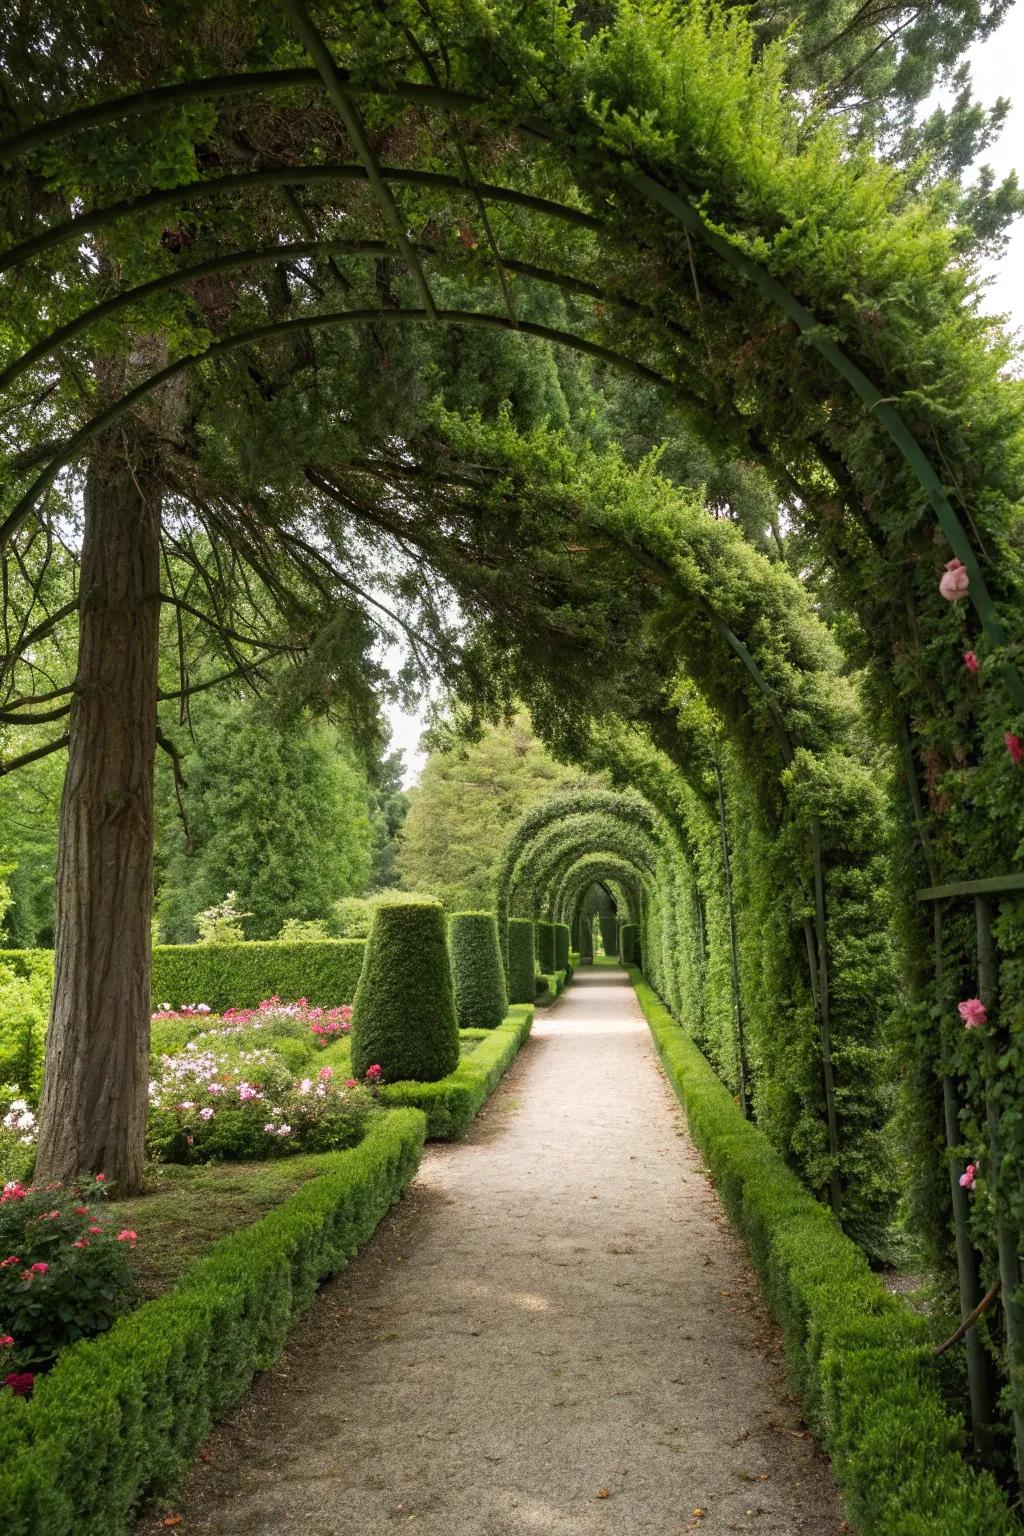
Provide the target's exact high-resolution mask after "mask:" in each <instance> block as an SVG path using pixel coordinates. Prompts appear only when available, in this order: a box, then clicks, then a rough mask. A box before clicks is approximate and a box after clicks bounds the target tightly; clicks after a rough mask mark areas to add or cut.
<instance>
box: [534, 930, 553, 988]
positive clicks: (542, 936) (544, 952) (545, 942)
mask: <svg viewBox="0 0 1024 1536" xmlns="http://www.w3.org/2000/svg"><path fill="white" fill-rule="evenodd" d="M537 961H538V964H539V965H540V968H541V971H542V973H543V974H544V975H545V976H551V975H553V974H554V970H555V925H554V923H548V922H543V921H542V922H539V923H538V924H537Z"/></svg>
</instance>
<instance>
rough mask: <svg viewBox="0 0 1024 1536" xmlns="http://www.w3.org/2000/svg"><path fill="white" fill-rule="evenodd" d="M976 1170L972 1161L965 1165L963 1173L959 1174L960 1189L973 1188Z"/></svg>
mask: <svg viewBox="0 0 1024 1536" xmlns="http://www.w3.org/2000/svg"><path fill="white" fill-rule="evenodd" d="M976 1172H977V1169H976V1168H975V1166H974V1164H973V1163H968V1164H967V1167H966V1168H965V1169H964V1171H963V1173H962V1174H961V1175H960V1188H961V1189H973V1188H974V1175H975V1173H976Z"/></svg>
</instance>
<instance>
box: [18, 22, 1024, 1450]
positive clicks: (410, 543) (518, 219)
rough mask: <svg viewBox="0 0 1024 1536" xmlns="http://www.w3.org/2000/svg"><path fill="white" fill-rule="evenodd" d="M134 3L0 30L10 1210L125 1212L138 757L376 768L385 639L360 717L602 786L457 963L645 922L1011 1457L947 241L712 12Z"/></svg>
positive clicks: (1003, 566)
mask: <svg viewBox="0 0 1024 1536" xmlns="http://www.w3.org/2000/svg"><path fill="white" fill-rule="evenodd" d="M160 9H161V8H158V13H157V14H153V13H152V8H150V7H129V8H128V11H129V14H128V16H127V17H124V18H122V17H120V15H119V17H118V23H117V28H116V29H115V28H112V27H111V26H110V25H109V23H110V16H109V15H107V14H105V8H104V7H102V6H100V7H96V8H93V9H92V10H89V11H88V13H82V12H81V8H80V7H77V6H72V5H66V4H61V3H56V4H54V5H53V6H52V7H51V8H50V11H51V14H50V15H49V17H48V20H47V26H46V31H45V46H43V45H42V43H41V41H40V39H41V37H42V34H41V33H40V32H39V31H38V29H36V30H35V31H33V28H32V26H31V24H30V23H29V22H28V21H24V20H23V21H20V22H19V23H18V24H17V25H13V24H12V30H11V34H10V37H9V39H8V52H9V55H10V63H11V65H12V70H11V74H12V78H13V79H14V80H15V82H16V91H15V93H14V97H13V98H12V100H13V105H12V102H11V101H7V102H5V104H4V115H5V129H4V132H5V138H4V141H3V142H2V143H0V158H2V160H3V163H4V165H5V168H6V176H5V181H4V191H3V205H2V223H3V234H4V241H5V250H4V251H3V253H2V254H0V285H2V292H3V295H4V299H5V313H4V318H3V322H2V329H0V343H2V359H0V362H2V372H0V389H2V390H3V410H4V415H3V421H4V431H3V444H4V448H3V451H4V458H5V476H4V490H3V504H2V509H0V554H2V558H3V562H4V563H3V571H4V605H5V611H4V620H5V637H4V649H3V654H2V655H0V687H2V693H0V732H2V733H3V736H2V741H3V745H4V752H5V760H4V761H3V763H2V764H0V770H2V773H3V774H7V773H9V772H12V771H14V770H21V769H23V768H27V767H30V766H31V765H32V764H34V763H38V762H39V761H41V760H42V759H43V758H44V757H45V756H46V755H47V754H49V753H56V752H63V751H64V750H65V749H67V751H68V772H67V776H66V781H65V788H64V798H63V803H62V821H61V842H60V855H59V865H58V877H57V880H58V909H57V910H58V920H57V927H56V936H55V985H54V992H53V1011H52V1016H51V1022H50V1033H49V1042H48V1059H47V1069H46V1076H45V1083H44V1090H43V1098H42V1105H41V1111H40V1123H41V1131H40V1143H39V1160H38V1176H40V1177H42V1178H52V1179H55V1180H65V1179H70V1178H73V1177H76V1176H78V1175H79V1174H81V1173H82V1172H83V1171H84V1170H100V1171H104V1172H106V1173H108V1174H109V1175H110V1176H111V1177H112V1178H115V1179H117V1180H118V1181H119V1182H120V1183H121V1184H122V1186H123V1187H125V1188H126V1189H130V1188H132V1187H137V1186H138V1185H139V1183H140V1181H141V1179H142V1168H143V1160H144V1123H145V1113H146V1094H147V1057H148V1034H147V1031H148V1019H149V1011H150V974H151V969H150V967H151V957H150V951H151V936H150V918H151V912H152V858H153V821H154V818H153V756H154V752H155V749H156V746H157V745H159V747H160V748H161V749H162V750H163V751H165V752H166V753H167V755H168V756H169V758H170V759H171V760H172V762H173V764H174V765H175V766H177V765H178V763H179V760H180V751H181V743H182V742H183V741H184V740H185V738H186V736H187V733H188V730H189V719H190V712H189V700H190V698H192V697H195V696H197V695H198V694H199V693H201V692H203V691H205V690H208V689H214V688H228V689H232V688H234V689H239V690H246V691H248V692H251V693H254V694H256V695H266V696H267V697H272V698H273V699H275V700H276V701H277V704H278V707H279V709H280V712H281V718H282V719H283V720H284V721H285V728H287V721H288V719H289V715H291V717H292V718H294V717H295V715H296V714H297V713H298V712H301V711H303V710H306V711H309V712H311V713H313V714H319V715H329V716H330V717H332V718H334V719H340V720H342V721H344V723H345V726H346V729H347V730H349V731H350V733H351V735H352V737H353V739H354V740H356V741H357V742H363V743H364V744H365V743H368V742H372V741H373V740H374V739H376V738H377V737H378V735H379V730H380V698H381V695H382V692H383V691H384V690H385V689H386V688H387V687H388V686H389V685H388V680H387V677H386V673H385V669H384V667H383V666H382V663H381V659H380V648H379V642H380V637H381V635H382V634H384V635H385V636H387V638H388V639H389V640H392V641H393V640H394V639H395V637H399V638H400V639H401V641H402V643H403V645H404V647H405V651H406V656H407V662H406V665H405V669H404V672H403V676H402V679H401V680H400V681H401V685H402V686H408V687H411V686H412V685H413V683H414V682H415V680H416V679H417V678H419V679H421V680H422V679H423V678H424V677H429V678H430V680H431V681H432V682H433V683H434V684H435V685H436V686H437V687H438V688H439V689H440V690H441V691H442V692H444V693H445V694H446V696H448V697H449V698H451V699H454V700H457V701H458V702H459V707H460V708H462V709H463V710H464V711H465V713H466V716H467V717H468V720H469V728H470V729H472V727H473V726H474V725H475V724H477V723H479V722H480V721H482V720H486V719H494V718H497V717H499V716H500V715H501V714H502V712H505V711H510V710H511V709H512V708H513V707H514V706H515V705H517V704H523V705H525V706H526V707H527V708H528V709H529V711H530V714H531V717H532V720H533V722H534V725H535V728H536V729H537V731H538V733H539V734H540V736H541V737H542V739H543V740H544V741H545V742H546V743H547V744H548V746H549V747H550V748H551V749H552V751H554V752H555V753H556V754H558V755H559V756H560V757H561V758H562V759H563V760H566V761H572V762H575V763H578V764H580V765H581V766H582V767H584V768H586V769H587V770H589V771H591V772H592V773H593V774H595V775H599V776H603V783H604V787H597V788H592V789H582V790H579V791H573V792H570V793H568V794H567V795H564V796H559V797H554V798H553V799H551V800H549V801H548V802H546V803H544V804H542V805H541V806H539V807H537V808H535V809H534V810H532V811H529V812H528V813H527V814H526V815H525V816H524V817H523V818H522V820H521V821H520V822H519V823H518V825H517V826H516V828H515V831H514V833H513V835H512V837H511V839H510V841H509V844H508V847H507V850H506V853H505V857H504V861H503V864H502V868H501V871H500V876H499V882H498V892H499V900H498V918H499V928H500V929H501V930H502V931H504V929H505V925H506V924H507V921H508V919H509V917H513V916H523V917H533V918H535V919H538V920H543V921H557V922H565V923H567V924H568V925H569V926H570V929H571V931H572V932H573V934H574V935H577V934H578V932H579V925H580V922H581V919H587V918H588V917H590V918H592V917H593V915H594V914H595V913H597V914H598V915H599V916H600V917H601V920H602V924H603V925H604V924H606V923H609V922H610V921H611V919H612V918H613V917H614V918H615V919H616V920H617V921H619V922H622V921H628V922H632V923H637V924H638V925H639V930H640V947H641V955H642V960H643V969H644V972H645V975H646V976H647V978H648V979H649V981H650V983H651V984H652V985H653V987H654V988H655V989H656V990H657V992H658V994H659V995H660V997H661V998H662V999H663V1000H664V1002H665V1004H666V1005H667V1006H668V1007H669V1008H670V1009H671V1011H672V1013H673V1014H674V1016H675V1017H676V1018H677V1019H678V1020H679V1021H681V1023H682V1024H683V1026H684V1027H685V1029H686V1031H687V1032H688V1033H689V1035H690V1036H691V1037H692V1039H693V1040H694V1041H695V1042H696V1044H697V1045H698V1046H699V1047H700V1049H701V1050H702V1051H703V1052H704V1054H705V1055H706V1057H707V1058H708V1060H709V1061H710V1062H711V1064H712V1066H713V1067H714V1069H715V1071H716V1073H717V1074H718V1075H719V1077H720V1078H721V1080H722V1082H724V1083H725V1084H726V1086H727V1087H728V1089H729V1091H730V1092H731V1093H732V1094H733V1095H735V1096H736V1098H737V1099H738V1102H739V1104H740V1106H741V1108H742V1110H743V1113H744V1114H745V1115H747V1116H749V1117H750V1118H751V1119H753V1120H754V1121H756V1123H757V1125H758V1126H759V1127H760V1128H761V1129H762V1130H763V1131H764V1133H765V1135H766V1136H767V1137H768V1139H769V1141H770V1142H771V1143H772V1145H773V1146H774V1147H775V1148H777V1149H778V1150H779V1151H780V1152H781V1153H782V1154H783V1155H784V1156H785V1158H786V1160H787V1162H788V1163H789V1164H790V1166H791V1167H792V1168H793V1169H794V1170H796V1172H797V1173H798V1174H799V1176H800V1178H801V1179H802V1180H803V1181H804V1183H805V1184H806V1186H807V1187H808V1188H809V1189H810V1190H812V1191H813V1192H814V1193H815V1195H817V1196H818V1197H819V1198H820V1199H821V1200H822V1201H823V1202H827V1203H828V1204H830V1205H831V1207H832V1209H833V1211H834V1212H835V1214H836V1217H837V1218H838V1220H839V1221H840V1222H841V1223H842V1225H843V1227H844V1229H845V1231H846V1232H847V1233H848V1234H849V1235H850V1236H851V1237H852V1238H853V1239H854V1240H855V1241H856V1242H857V1243H858V1244H859V1245H860V1246H861V1247H862V1248H863V1250H864V1251H865V1252H866V1253H867V1254H868V1255H869V1256H870V1257H871V1259H872V1261H873V1262H875V1263H885V1262H888V1261H890V1260H891V1259H892V1258H893V1257H894V1250H893V1233H894V1217H895V1213H896V1209H897V1197H898V1196H902V1197H903V1211H902V1219H903V1220H904V1221H905V1223H906V1224H907V1229H908V1230H910V1231H911V1232H912V1233H913V1240H914V1242H915V1244H916V1245H917V1249H916V1251H917V1252H918V1253H919V1254H921V1255H922V1256H923V1262H926V1263H927V1266H928V1268H929V1271H930V1273H931V1274H932V1276H933V1277H934V1279H935V1287H936V1288H935V1297H936V1300H935V1303H934V1305H935V1307H936V1309H937V1311H938V1313H940V1314H941V1315H942V1316H944V1317H945V1316H948V1317H949V1318H950V1319H951V1320H952V1319H954V1318H955V1317H956V1316H957V1315H961V1316H963V1317H965V1318H966V1317H967V1316H969V1315H970V1314H971V1313H972V1311H973V1309H974V1308H975V1307H976V1305H977V1303H978V1302H979V1301H980V1300H981V1298H982V1295H983V1293H985V1292H986V1291H988V1290H990V1289H991V1287H992V1286H993V1284H994V1283H995V1281H996V1280H997V1279H998V1281H999V1282H1000V1283H1001V1286H1002V1293H1001V1298H1000V1301H999V1304H998V1306H997V1307H996V1308H994V1309H993V1310H992V1311H991V1312H990V1313H989V1315H988V1321H987V1322H986V1326H985V1329H984V1330H981V1329H978V1328H975V1329H973V1330H972V1331H971V1332H969V1334H968V1339H967V1344H966V1368H967V1373H968V1377H969V1392H970V1404H971V1428H972V1432H973V1436H974V1444H975V1449H976V1451H977V1452H978V1453H979V1454H981V1455H982V1456H984V1457H985V1458H987V1459H988V1461H989V1462H990V1463H991V1464H992V1465H993V1466H995V1467H996V1468H997V1470H1005V1467H1004V1465H1003V1463H1004V1462H1005V1455H1004V1456H1003V1463H1001V1462H1000V1455H1001V1454H1002V1453H1001V1452H1000V1451H999V1447H998V1442H999V1436H1000V1434H1002V1433H1003V1428H1004V1426H1003V1423H1002V1418H1001V1415H1002V1416H1003V1417H1005V1419H1006V1422H1007V1424H1008V1425H1009V1427H1010V1432H1011V1434H1012V1437H1013V1439H1014V1442H1015V1447H1016V1452H1015V1454H1016V1460H1017V1465H1018V1469H1020V1468H1021V1467H1022V1466H1024V1310H1022V1306H1021V1299H1020V1280H1021V1276H1020V1259H1019V1250H1020V1247H1021V1232H1022V1229H1024V1095H1022V1084H1024V1063H1022V1060H1021V1040H1022V1038H1024V1034H1022V1031H1021V1028H1020V1025H1021V1021H1022V1018H1024V1014H1022V1010H1024V963H1022V956H1024V875H1022V873H1021V871H1020V869H1019V865H1020V861H1021V847H1022V840H1024V794H1022V792H1021V785H1022V780H1021V772H1022V767H1021V763H1022V760H1024V747H1022V745H1021V741H1020V737H1019V735H1018V733H1019V732H1022V731H1024V682H1022V677H1021V670H1022V668H1024V568H1022V561H1021V549H1022V539H1021V518H1020V507H1019V501H1020V485H1021V475H1022V456H1021V444H1022V440H1024V439H1022V433H1021V429H1020V410H1021V406H1020V401H1021V392H1020V387H1019V383H1017V382H1016V381H1014V379H1013V378H1012V377H1010V376H1009V375H1008V373H1007V370H1006V363H1007V360H1008V356H1009V350H1008V346H1007V343H1006V340H1005V338H1004V337H1003V335H1002V333H1001V332H1000V330H999V328H998V327H997V326H996V325H995V324H994V322H991V321H989V320H987V319H986V318H985V317H984V316H983V314H982V313H981V312H980V310H979V308H978V306H977V304H976V302H975V289H974V277H973V275H972V271H973V269H972V265H971V263H972V260H973V259H974V256H973V247H972V245H971V241H972V239H975V240H976V241H977V242H980V241H981V240H982V238H983V231H982V229H981V225H982V224H983V223H984V220H983V210H982V209H981V206H980V204H979V206H978V209H976V211H975V216H976V218H977V220H978V222H979V230H978V232H977V234H976V236H975V235H972V233H971V226H970V218H969V210H968V209H967V208H966V206H965V207H964V208H960V206H959V205H956V204H955V199H954V196H953V192H952V191H951V190H950V186H949V185H948V184H947V183H946V182H941V183H938V184H937V183H935V182H932V181H928V180H927V179H925V180H924V182H921V181H920V180H915V176H914V174H913V172H912V169H905V170H898V169H896V168H895V167H894V166H893V165H892V164H890V163H888V162H887V161H886V160H885V159H884V158H883V157H882V156H881V155H879V154H876V153H875V152H874V150H873V147H872V133H873V131H874V126H873V125H872V123H871V122H870V121H869V119H870V117H871V113H870V111H868V109H867V107H865V108H864V115H863V120H855V118H856V114H854V116H853V117H852V118H850V119H848V120H838V119H834V118H833V117H831V116H830V115H829V114H828V113H827V112H822V111H821V110H820V109H819V105H818V104H816V103H813V102H812V103H811V104H810V105H809V104H808V101H809V94H808V93H810V95H813V89H812V88H816V86H817V84H818V83H820V82H818V81H817V80H816V78H815V77H814V74H813V69H814V67H816V66H813V65H812V59H813V57H814V55H813V53H812V52H810V51H808V52H807V54H806V56H805V55H804V54H800V56H799V57H800V61H801V62H800V65H799V68H795V66H793V65H792V62H791V57H790V50H791V48H792V47H793V46H794V45H793V44H792V42H791V40H787V37H785V36H783V37H779V36H775V35H772V36H769V35H767V34H766V33H765V31H764V30H763V28H761V27H760V25H759V19H758V16H757V15H756V14H751V15H750V16H748V15H746V14H745V13H741V12H740V10H738V9H736V8H732V7H729V6H718V5H715V4H711V3H707V4H705V3H700V4H693V5H685V6H682V5H681V6H679V7H672V6H662V5H646V4H643V3H641V4H638V5H626V4H622V5H619V4H614V3H609V4H607V5H604V4H599V5H594V6H586V7H574V6H572V5H569V4H567V3H562V0H558V3H556V4H554V5H552V6H543V7H541V6H535V7H512V6H505V5H503V4H500V3H498V4H495V5H493V6H482V5H480V6H478V5H475V4H472V3H468V0H467V3H462V0H451V3H450V4H447V5H444V6H442V7H440V8H438V9H437V11H436V14H435V13H434V12H432V11H431V10H429V9H428V8H426V7H421V6H419V5H413V4H406V3H404V0H393V3H381V4H379V5H369V4H367V5H365V6H364V5H356V6H351V5H342V6H333V5H330V4H323V5H317V6H315V7H307V6H306V5H305V4H304V3H303V0H282V3H281V4H279V5H273V6H271V5H264V4H258V5H255V6H254V5H251V4H248V5H240V4H238V3H236V0H226V3H220V0H218V3H215V4H214V5H212V6H204V7H199V6H196V5H194V4H192V3H191V0H183V3H182V4H180V5H176V6H174V7H172V8H170V9H168V10H167V12H166V14H165V15H164V14H160V13H159V12H160ZM115 31H117V33H118V36H116V37H115V36H114V35H113V34H114V32H115ZM769 31H772V29H769ZM833 62H834V60H833ZM820 67H821V68H822V69H824V67H825V66H824V64H821V66H820ZM936 67H937V66H936ZM794 71H795V72H794ZM808 72H809V73H808ZM879 110H881V108H879ZM958 216H959V219H960V222H959V223H958V222H957V217H958ZM780 509H781V512H782V513H783V514H784V515H783V516H780ZM940 584H941V585H940ZM950 599H955V600H950ZM8 748H9V750H8ZM602 931H605V930H604V928H603V929H602ZM606 947H609V946H608V945H607V941H606ZM975 997H977V999H978V1000H979V1007H980V1008H981V1010H982V1018H983V1020H984V1022H983V1024H982V1026H981V1027H979V1028H974V1027H971V1028H969V1029H965V1028H964V1027H963V1023H962V1020H961V1018H959V1017H958V1012H957V1005H958V1003H959V1002H963V1001H965V1000H969V999H973V998H975ZM968 1022H972V1020H968ZM111 1062H113V1063H116V1066H117V1080H118V1091H117V1093H116V1094H112V1093H111V1092H110V1089H109V1080H110V1063H111ZM969 1160H970V1161H972V1163H974V1164H977V1165H980V1167H981V1170H982V1171H981V1175H980V1177H979V1189H980V1191H981V1193H980V1194H979V1195H970V1194H969V1193H968V1190H967V1188H965V1187H964V1185H963V1183H962V1180H961V1175H962V1173H963V1170H964V1168H965V1165H966V1164H967V1162H968V1161H969ZM996 1319H998V1321H996ZM1000 1384H1004V1385H1008V1388H1009V1391H1008V1394H1007V1396H1006V1397H1005V1398H1004V1400H1003V1401H1004V1403H1005V1409H1004V1408H1002V1407H1000V1406H997V1403H996V1388H997V1387H998V1386H999V1385H1000ZM993 1422H996V1423H997V1432H996V1435H995V1440H996V1442H997V1447H996V1450H995V1451H993V1448H992V1447H993V1432H992V1425H993Z"/></svg>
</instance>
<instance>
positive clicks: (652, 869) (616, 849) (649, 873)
mask: <svg viewBox="0 0 1024 1536" xmlns="http://www.w3.org/2000/svg"><path fill="white" fill-rule="evenodd" d="M590 854H600V856H603V857H609V859H623V860H626V862H628V863H629V865H631V866H634V868H636V869H637V871H639V879H643V880H645V882H649V883H654V882H656V880H657V866H651V865H648V863H646V862H645V860H643V859H642V857H640V856H639V854H637V851H636V849H634V848H633V846H629V843H628V842H626V840H625V839H617V837H614V834H613V833H606V834H605V837H602V839H599V840H597V842H593V843H590V846H586V848H579V846H577V848H567V849H565V851H563V852H562V854H560V856H559V857H557V859H553V860H551V865H550V866H548V871H547V876H545V886H543V891H542V894H540V902H539V905H540V909H545V908H547V909H550V911H556V912H557V911H559V891H560V888H562V880H563V877H565V874H567V872H568V871H570V869H571V868H573V866H574V865H577V863H579V860H580V859H586V857H588V856H590ZM560 920H562V919H560Z"/></svg>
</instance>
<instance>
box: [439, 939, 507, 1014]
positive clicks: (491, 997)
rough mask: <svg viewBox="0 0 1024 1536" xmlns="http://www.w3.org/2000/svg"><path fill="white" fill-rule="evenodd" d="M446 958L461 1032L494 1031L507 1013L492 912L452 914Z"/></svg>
mask: <svg viewBox="0 0 1024 1536" xmlns="http://www.w3.org/2000/svg"><path fill="white" fill-rule="evenodd" d="M448 954H449V956H450V957H451V962H452V981H453V983H454V985H455V1012H456V1015H457V1017H458V1021H459V1028H460V1029H494V1028H495V1027H496V1025H498V1024H500V1023H501V1021H502V1019H503V1018H504V1017H505V1015H506V1013H507V1012H508V993H507V992H506V991H505V968H504V966H503V965H502V963H501V947H500V945H499V943H498V920H497V918H496V917H495V916H494V914H493V912H453V913H452V915H451V917H450V918H449V919H448Z"/></svg>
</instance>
